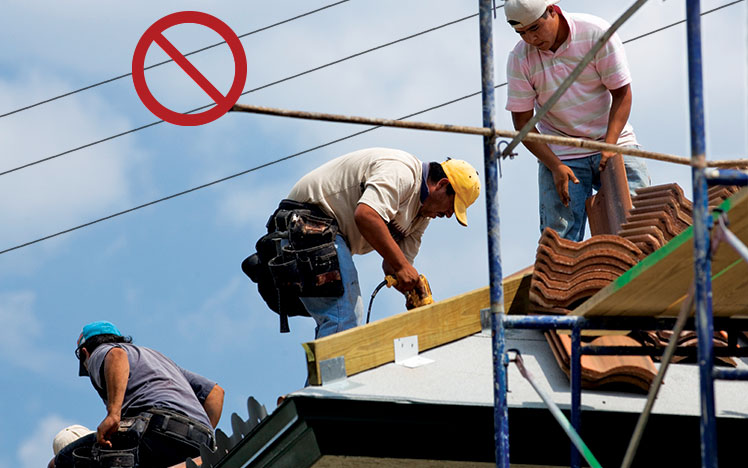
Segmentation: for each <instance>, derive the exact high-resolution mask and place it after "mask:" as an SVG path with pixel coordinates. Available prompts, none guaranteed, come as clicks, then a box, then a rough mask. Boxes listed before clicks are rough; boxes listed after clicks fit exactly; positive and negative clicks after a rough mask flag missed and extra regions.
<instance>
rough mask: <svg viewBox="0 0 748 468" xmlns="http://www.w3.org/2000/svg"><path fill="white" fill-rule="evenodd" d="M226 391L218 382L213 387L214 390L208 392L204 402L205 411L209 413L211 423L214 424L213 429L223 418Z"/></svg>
mask: <svg viewBox="0 0 748 468" xmlns="http://www.w3.org/2000/svg"><path fill="white" fill-rule="evenodd" d="M224 393H225V392H224V391H223V388H221V387H220V386H219V385H218V384H216V385H215V386H214V387H213V390H211V391H210V393H208V396H207V397H206V398H205V402H203V408H205V412H206V413H207V414H208V419H209V420H210V425H211V426H213V429H215V428H216V426H217V425H218V421H219V420H220V419H221V412H222V411H223V395H224Z"/></svg>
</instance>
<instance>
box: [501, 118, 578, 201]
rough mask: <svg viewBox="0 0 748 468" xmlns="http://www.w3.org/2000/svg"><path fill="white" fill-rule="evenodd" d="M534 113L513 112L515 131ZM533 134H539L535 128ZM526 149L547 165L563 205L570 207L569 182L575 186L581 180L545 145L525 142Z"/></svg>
mask: <svg viewBox="0 0 748 468" xmlns="http://www.w3.org/2000/svg"><path fill="white" fill-rule="evenodd" d="M533 114H534V111H532V110H529V111H526V112H512V123H513V124H514V129H515V130H521V129H522V127H524V126H525V124H526V123H527V122H529V121H530V119H532V116H533ZM531 133H539V132H538V131H537V129H535V128H533V129H532V130H531ZM522 144H523V145H525V147H526V148H527V149H528V150H530V152H531V153H532V154H534V155H535V157H536V158H538V159H539V160H540V162H541V163H543V164H545V167H547V168H548V170H550V171H551V174H553V182H554V183H555V185H556V192H557V193H558V197H559V198H560V199H561V203H563V204H564V206H569V200H570V197H569V181H570V180H571V181H572V182H574V183H575V184H578V183H579V179H577V177H576V176H575V175H574V171H572V170H571V168H569V166H567V165H565V164H564V163H562V162H561V160H560V159H558V156H556V155H555V154H554V153H553V151H551V149H550V148H549V147H548V145H546V144H545V143H536V142H532V143H531V142H529V141H523V142H522Z"/></svg>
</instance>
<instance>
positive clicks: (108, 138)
mask: <svg viewBox="0 0 748 468" xmlns="http://www.w3.org/2000/svg"><path fill="white" fill-rule="evenodd" d="M743 1H745V0H735V1H733V2H730V3H727V4H725V5H722V6H719V7H716V8H713V9H711V10H707V11H705V12H702V13H701V16H704V15H708V14H710V13H714V12H715V11H717V10H721V9H722V8H726V7H728V6H732V5H735V4H736V3H740V2H743ZM332 5H335V4H332ZM328 7H329V6H328ZM502 7H503V5H501V6H499V7H497V9H499V8H502ZM476 16H478V13H475V14H473V15H470V16H465V17H463V18H459V19H456V20H454V21H450V22H448V23H444V24H442V25H439V26H435V27H433V28H429V29H426V30H423V31H420V32H418V33H415V34H411V35H409V36H405V37H402V38H400V39H396V40H394V41H391V42H387V43H385V44H381V45H378V46H375V47H372V48H370V49H366V50H363V51H361V52H357V53H355V54H352V55H349V56H347V57H343V58H341V59H338V60H334V61H332V62H328V63H325V64H323V65H320V66H318V67H314V68H311V69H309V70H306V71H303V72H300V73H297V74H295V75H291V76H287V77H285V78H281V79H280V80H276V81H273V82H270V83H267V84H264V85H262V86H259V87H257V88H253V89H250V90H248V91H244V92H243V93H242V94H241V96H244V95H246V94H249V93H253V92H256V91H260V90H262V89H265V88H268V87H270V86H274V85H277V84H280V83H283V82H286V81H290V80H293V79H294V78H298V77H301V76H304V75H307V74H309V73H313V72H315V71H318V70H322V69H324V68H327V67H331V66H333V65H336V64H338V63H342V62H345V61H347V60H350V59H353V58H355V57H359V56H362V55H364V54H368V53H370V52H374V51H376V50H379V49H382V48H385V47H388V46H391V45H394V44H397V43H399V42H403V41H406V40H409V39H413V38H415V37H418V36H421V35H424V34H427V33H429V32H433V31H437V30H439V29H442V28H445V27H447V26H451V25H454V24H457V23H460V22H462V21H465V20H468V19H470V18H474V17H476ZM685 22H686V20H680V21H676V22H675V23H671V24H669V25H667V26H663V27H661V28H658V29H656V30H654V31H650V32H648V33H645V34H642V35H640V36H637V37H634V38H631V39H628V40H625V41H623V43H624V44H627V43H629V42H633V41H635V40H638V39H642V38H644V37H647V36H649V35H651V34H654V33H656V32H660V31H664V30H666V29H669V28H672V27H675V26H677V25H679V24H683V23H685ZM505 84H506V83H502V84H501V85H499V86H502V85H505ZM214 105H215V103H214V102H212V103H210V104H206V105H204V106H200V107H196V108H194V109H191V110H189V111H187V112H185V114H192V113H195V112H198V111H201V110H203V109H207V108H209V107H212V106H214ZM163 122H164V121H163V120H156V121H154V122H151V123H148V124H145V125H141V126H140V127H136V128H133V129H130V130H127V131H125V132H122V133H117V134H115V135H111V136H108V137H106V138H102V139H101V140H96V141H93V142H91V143H87V144H85V145H81V146H77V147H75V148H71V149H69V150H66V151H63V152H61V153H57V154H53V155H51V156H47V157H45V158H42V159H38V160H36V161H32V162H30V163H26V164H22V165H20V166H17V167H14V168H12V169H7V170H5V171H2V172H0V176H4V175H7V174H10V173H12V172H16V171H20V170H22V169H26V168H28V167H31V166H35V165H37V164H41V163H43V162H46V161H50V160H52V159H56V158H59V157H61V156H65V155H68V154H71V153H74V152H76V151H79V150H82V149H85V148H90V147H91V146H95V145H98V144H99V143H104V142H107V141H110V140H114V139H116V138H119V137H122V136H125V135H129V134H131V133H135V132H138V131H140V130H145V129H146V128H149V127H153V126H155V125H158V124H160V123H163Z"/></svg>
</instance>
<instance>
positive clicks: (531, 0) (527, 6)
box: [504, 0, 558, 29]
mask: <svg viewBox="0 0 748 468" xmlns="http://www.w3.org/2000/svg"><path fill="white" fill-rule="evenodd" d="M556 3H558V0H506V2H504V14H505V15H506V20H507V21H508V22H509V24H510V25H512V27H513V28H514V29H517V28H526V27H528V26H529V25H531V24H532V23H534V22H535V21H537V20H538V18H540V17H541V16H543V13H545V10H546V8H548V7H549V6H551V5H554V4H556Z"/></svg>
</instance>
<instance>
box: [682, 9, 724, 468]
mask: <svg viewBox="0 0 748 468" xmlns="http://www.w3.org/2000/svg"><path fill="white" fill-rule="evenodd" d="M700 10H701V2H700V0H687V2H686V23H687V37H688V95H689V108H690V116H691V164H692V165H693V167H692V180H693V244H694V245H693V254H694V282H695V291H696V294H695V303H696V323H697V331H698V342H699V377H700V381H701V425H700V432H701V466H702V467H716V466H717V436H716V430H717V427H716V418H715V413H714V379H713V374H712V368H713V366H714V349H713V337H714V335H713V333H714V325H713V323H712V283H711V261H710V259H709V255H708V252H709V225H708V223H709V221H710V219H709V218H708V216H709V212H708V208H707V203H708V197H707V181H706V175H705V172H706V171H705V169H706V143H705V136H704V95H703V80H702V67H701V16H700V13H701V11H700Z"/></svg>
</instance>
